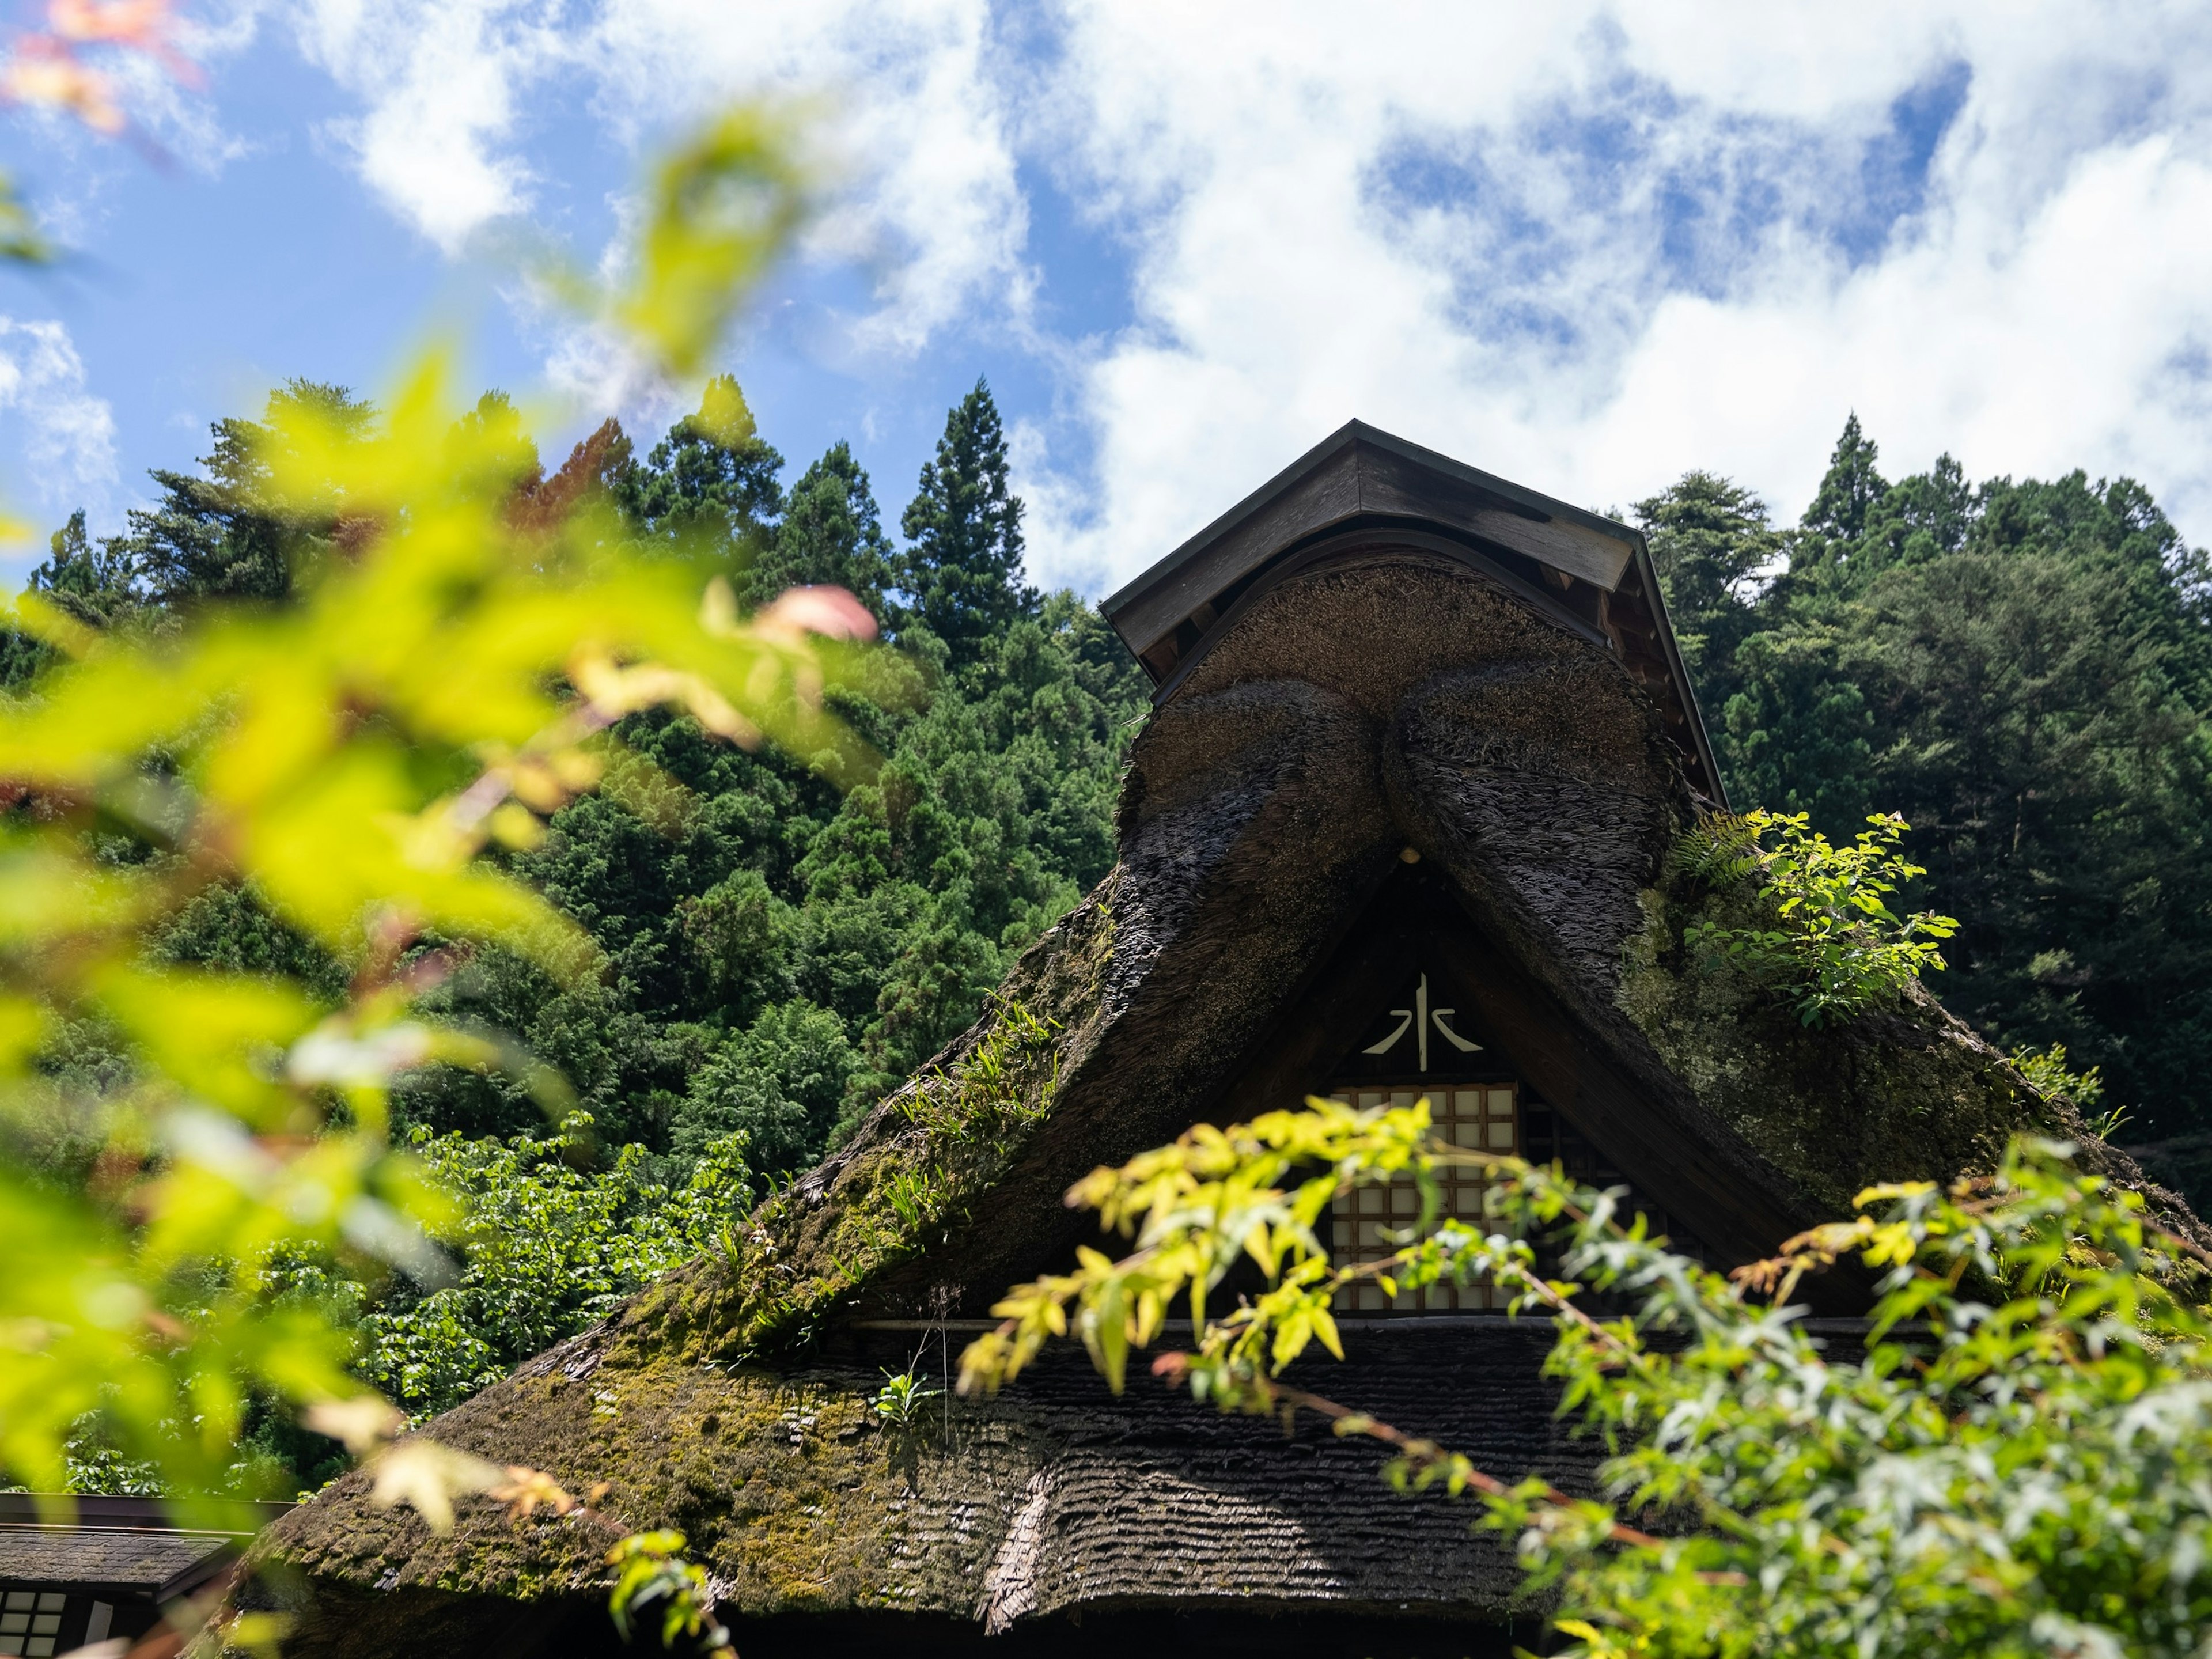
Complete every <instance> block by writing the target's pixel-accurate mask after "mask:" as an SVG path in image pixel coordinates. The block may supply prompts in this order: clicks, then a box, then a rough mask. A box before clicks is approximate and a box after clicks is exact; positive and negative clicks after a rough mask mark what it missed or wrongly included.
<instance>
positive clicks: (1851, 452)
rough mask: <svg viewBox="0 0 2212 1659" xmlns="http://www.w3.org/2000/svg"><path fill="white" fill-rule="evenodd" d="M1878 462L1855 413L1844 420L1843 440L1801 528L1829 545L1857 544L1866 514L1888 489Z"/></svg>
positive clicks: (1829, 462) (1836, 449)
mask: <svg viewBox="0 0 2212 1659" xmlns="http://www.w3.org/2000/svg"><path fill="white" fill-rule="evenodd" d="M1878 458H1879V452H1878V451H1877V450H1876V448H1875V443H1874V441H1873V440H1872V439H1871V438H1869V437H1868V436H1867V435H1865V434H1864V433H1863V432H1862V431H1861V430H1860V429H1859V417H1858V415H1857V411H1856V410H1855V411H1853V412H1852V413H1851V414H1850V415H1849V416H1846V417H1845V418H1844V434H1843V436H1841V437H1840V438H1838V439H1837V440H1836V447H1835V450H1834V453H1832V454H1831V455H1830V456H1829V457H1828V471H1827V474H1826V477H1823V478H1822V479H1821V480H1820V489H1819V491H1818V492H1817V493H1816V494H1815V495H1814V497H1813V504H1812V505H1811V506H1810V507H1807V508H1806V509H1805V516H1804V518H1803V519H1802V520H1801V521H1800V522H1801V525H1802V528H1803V529H1805V530H1807V531H1808V532H1811V533H1812V534H1814V535H1815V536H1820V537H1823V538H1826V539H1828V540H1830V541H1840V542H1853V541H1857V539H1858V538H1859V537H1860V535H1861V534H1862V533H1863V532H1864V531H1865V529H1866V526H1867V514H1868V513H1870V512H1872V511H1873V510H1874V505H1875V502H1876V501H1880V500H1881V498H1882V496H1883V495H1886V494H1887V492H1888V489H1889V485H1888V484H1887V483H1886V482H1885V481H1884V480H1883V478H1882V476H1881V473H1880V472H1878V471H1875V460H1876V459H1878Z"/></svg>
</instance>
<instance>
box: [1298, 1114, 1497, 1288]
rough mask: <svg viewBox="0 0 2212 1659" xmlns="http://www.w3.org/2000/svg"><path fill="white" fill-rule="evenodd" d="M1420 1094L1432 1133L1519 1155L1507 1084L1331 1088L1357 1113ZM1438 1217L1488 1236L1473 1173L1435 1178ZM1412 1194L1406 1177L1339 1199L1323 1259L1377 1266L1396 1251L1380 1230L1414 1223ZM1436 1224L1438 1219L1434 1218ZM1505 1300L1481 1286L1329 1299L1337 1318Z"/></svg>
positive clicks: (1484, 1199) (1485, 1195) (1482, 1193)
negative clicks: (1476, 1228)
mask: <svg viewBox="0 0 2212 1659" xmlns="http://www.w3.org/2000/svg"><path fill="white" fill-rule="evenodd" d="M1423 1095H1426V1096H1427V1097H1428V1100H1429V1114H1430V1116H1431V1119H1432V1120H1433V1121H1435V1124H1436V1133H1437V1134H1438V1135H1439V1136H1440V1137H1441V1138H1443V1139H1446V1140H1449V1142H1451V1143H1452V1145H1454V1146H1465V1147H1468V1149H1470V1150H1474V1151H1480V1152H1497V1153H1499V1154H1502V1155H1504V1156H1509V1157H1510V1156H1512V1155H1514V1154H1516V1153H1518V1152H1520V1150H1521V1100H1520V1095H1521V1090H1520V1085H1518V1084H1516V1083H1513V1082H1510V1081H1505V1082H1492V1083H1480V1084H1473V1083H1470V1084H1438V1085H1435V1086H1433V1087H1431V1088H1425V1089H1389V1090H1383V1089H1337V1090H1335V1091H1333V1097H1334V1098H1335V1099H1337V1100H1340V1101H1343V1102H1345V1103H1347V1104H1349V1105H1352V1106H1357V1107H1359V1108H1362V1109H1366V1108H1370V1107H1376V1106H1385V1105H1388V1106H1410V1105H1412V1104H1413V1103H1414V1102H1415V1101H1417V1100H1419V1098H1421V1097H1422V1096H1423ZM1441 1182H1442V1188H1443V1192H1442V1198H1443V1216H1449V1217H1452V1218H1456V1219H1459V1220H1462V1221H1464V1222H1467V1223H1468V1225H1473V1226H1480V1227H1483V1228H1484V1230H1485V1231H1489V1230H1490V1229H1491V1228H1492V1226H1493V1225H1496V1224H1493V1223H1490V1222H1488V1221H1487V1220H1486V1218H1487V1217H1488V1216H1489V1215H1490V1213H1491V1212H1492V1209H1493V1207H1494V1206H1492V1203H1491V1200H1490V1196H1489V1190H1488V1183H1486V1182H1485V1181H1484V1180H1483V1178H1482V1176H1481V1173H1480V1170H1473V1169H1450V1170H1443V1171H1442V1172H1441ZM1420 1212H1421V1195H1420V1189H1419V1187H1418V1186H1417V1185H1416V1184H1415V1182H1413V1181H1412V1180H1411V1179H1410V1178H1409V1179H1406V1180H1402V1181H1394V1182H1390V1183H1389V1184H1388V1185H1387V1186H1375V1187H1362V1188H1359V1189H1358V1191H1356V1192H1350V1193H1339V1194H1337V1195H1336V1197H1335V1199H1334V1200H1333V1201H1332V1203H1331V1205H1330V1210H1329V1225H1330V1233H1331V1237H1330V1245H1331V1254H1332V1255H1333V1256H1334V1260H1335V1261H1336V1263H1337V1265H1339V1266H1340V1267H1350V1266H1356V1265H1358V1263H1361V1262H1366V1261H1382V1260H1383V1258H1385V1257H1386V1256H1389V1255H1393V1254H1395V1252H1396V1250H1397V1249H1398V1248H1399V1247H1398V1246H1397V1245H1396V1244H1395V1243H1392V1242H1391V1241H1390V1240H1389V1239H1388V1238H1386V1237H1383V1230H1384V1229H1386V1228H1390V1229H1396V1228H1404V1227H1410V1226H1412V1225H1413V1224H1414V1223H1415V1222H1416V1221H1418V1220H1419V1218H1420ZM1439 1218H1440V1219H1441V1218H1442V1217H1439ZM1506 1299H1507V1297H1506V1293H1505V1292H1504V1291H1500V1290H1498V1289H1497V1288H1496V1287H1495V1286H1493V1285H1489V1284H1487V1283H1484V1284H1478V1285H1431V1286H1430V1287H1429V1288H1428V1289H1427V1290H1425V1291H1399V1293H1398V1294H1397V1296H1396V1297H1395V1298H1392V1297H1385V1296H1384V1295H1383V1291H1382V1288H1381V1286H1379V1285H1358V1286H1356V1287H1348V1288H1346V1289H1345V1290H1341V1291H1338V1292H1337V1293H1336V1307H1337V1309H1338V1310H1339V1311H1340V1312H1345V1313H1363V1314H1394V1313H1395V1314H1421V1313H1477V1312H1486V1311H1489V1310H1492V1309H1502V1308H1503V1307H1504V1305H1505V1303H1506Z"/></svg>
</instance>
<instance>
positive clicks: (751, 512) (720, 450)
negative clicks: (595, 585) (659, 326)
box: [621, 374, 795, 603]
mask: <svg viewBox="0 0 2212 1659" xmlns="http://www.w3.org/2000/svg"><path fill="white" fill-rule="evenodd" d="M782 466H783V457H782V456H781V455H779V454H777V453H775V450H773V449H771V448H769V447H768V445H766V444H765V443H763V442H762V441H761V439H760V434H759V431H758V429H757V428H756V427H755V425H754V423H753V412H752V410H751V409H750V407H749V406H748V405H747V404H746V403H745V395H744V392H741V391H740V390H738V383H737V381H736V380H733V379H732V378H731V377H730V376H729V375H727V374H718V375H716V376H715V377H714V379H713V380H709V381H708V382H707V390H706V393H705V395H704V396H703V397H702V398H701V399H700V404H699V412H698V413H697V414H696V415H691V416H686V417H685V418H684V419H683V420H681V421H678V422H677V423H676V424H675V425H674V426H673V427H671V428H670V429H669V433H668V435H667V436H666V437H665V438H663V439H662V440H661V441H659V443H657V444H655V445H654V446H653V453H651V455H649V456H648V457H647V460H646V465H644V466H642V467H635V468H632V469H629V471H628V472H627V474H626V476H625V478H624V483H625V485H626V486H627V487H626V488H625V489H623V495H622V496H621V500H622V504H623V507H624V508H626V509H627V510H628V512H629V513H630V515H631V516H632V517H633V518H635V520H637V521H638V522H639V524H640V525H641V526H645V527H646V528H647V530H648V531H649V532H651V533H653V534H655V535H658V536H663V537H666V538H670V539H671V540H674V541H678V542H684V541H692V542H698V541H702V540H703V541H704V542H706V543H707V544H708V545H710V546H718V547H727V548H752V547H756V546H757V545H759V544H761V543H762V542H763V540H764V539H765V538H766V535H767V532H768V527H769V526H770V525H771V524H772V523H773V522H774V521H775V517H776V515H777V513H780V512H781V510H782V507H783V491H782V489H781V488H780V487H779V486H778V485H777V483H776V474H777V472H778V471H781V469H782ZM787 586H795V584H793V583H789V582H786V583H782V584H781V585H779V586H776V587H775V588H773V589H771V590H769V591H767V592H762V593H760V594H759V599H760V601H761V602H762V603H766V602H767V601H768V600H769V599H774V598H775V595H776V594H777V593H780V592H782V591H783V589H784V588H785V587H787Z"/></svg>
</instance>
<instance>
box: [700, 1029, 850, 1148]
mask: <svg viewBox="0 0 2212 1659" xmlns="http://www.w3.org/2000/svg"><path fill="white" fill-rule="evenodd" d="M859 1065H860V1056H859V1055H857V1054H854V1052H853V1048H852V1045H851V1044H850V1043H849V1042H847V1041H846V1037H845V1027H844V1024H843V1022H842V1021H841V1020H839V1019H838V1018H837V1017H836V1015H835V1014H833V1013H831V1012H829V1010H828V1009H826V1008H818V1007H817V1006H815V1005H814V1004H812V1003H811V1002H808V1001H806V1000H804V999H803V998H794V999H793V1000H792V1001H790V1002H787V1003H781V1004H777V1005H775V1006H770V1007H769V1008H767V1009H765V1010H763V1012H762V1013H761V1014H760V1015H759V1017H758V1018H756V1019H755V1020H754V1021H753V1022H752V1024H750V1025H748V1026H747V1027H745V1029H744V1030H742V1031H739V1032H738V1033H736V1034H735V1035H733V1036H731V1037H730V1038H728V1039H727V1040H726V1042H724V1043H723V1044H722V1045H721V1047H720V1048H718V1049H717V1050H716V1051H715V1053H714V1055H713V1057H712V1058H710V1059H709V1060H708V1061H707V1062H706V1064H705V1065H704V1066H701V1067H700V1069H699V1073H698V1075H697V1076H696V1078H695V1079H693V1081H692V1084H691V1087H690V1090H689V1091H687V1092H686V1094H685V1096H684V1102H683V1103H682V1104H681V1105H679V1106H678V1108H677V1109H676V1119H675V1127H674V1131H673V1133H671V1136H670V1138H669V1139H670V1144H671V1146H672V1147H673V1149H674V1150H675V1151H676V1152H680V1153H684V1154H688V1155H692V1156H696V1155H697V1154H698V1153H699V1152H701V1151H702V1149H703V1148H705V1147H706V1146H709V1145H711V1144H712V1143H713V1142H714V1141H715V1140H716V1139H720V1138H723V1137H726V1136H728V1135H732V1134H742V1135H744V1137H745V1139H746V1140H747V1142H748V1143H749V1144H750V1146H755V1147H757V1148H759V1151H758V1152H757V1153H755V1154H754V1158H755V1161H756V1162H757V1163H758V1164H759V1165H760V1167H761V1168H762V1169H763V1170H766V1171H768V1172H769V1173H770V1174H787V1173H790V1172H792V1171H794V1170H804V1169H805V1168H807V1167H808V1166H810V1165H811V1164H813V1162H814V1161H815V1159H816V1158H818V1157H819V1156H820V1155H821V1150H822V1147H823V1143H824V1142H826V1141H827V1140H828V1139H829V1132H830V1130H831V1129H832V1128H834V1127H836V1122H837V1110H838V1107H839V1106H840V1104H841V1103H842V1102H843V1100H844V1097H845V1090H846V1087H847V1085H848V1084H849V1083H850V1081H851V1079H852V1076H853V1073H854V1071H855V1070H856V1069H857V1068H858V1066H859Z"/></svg>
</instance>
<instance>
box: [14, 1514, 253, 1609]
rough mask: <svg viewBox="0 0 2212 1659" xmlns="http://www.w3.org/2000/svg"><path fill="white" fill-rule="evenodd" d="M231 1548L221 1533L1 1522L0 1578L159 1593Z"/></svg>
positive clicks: (186, 1584)
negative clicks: (41, 1525) (47, 1525)
mask: <svg viewBox="0 0 2212 1659" xmlns="http://www.w3.org/2000/svg"><path fill="white" fill-rule="evenodd" d="M236 1548H237V1541H235V1540H234V1539H233V1538H230V1537H228V1536H226V1535H224V1534H220V1533H196V1532H172V1531H167V1530H160V1531H155V1530H152V1529H145V1530H141V1529H137V1528H120V1527H21V1526H0V1583H13V1584H52V1585H84V1586H92V1585H102V1586H105V1587H106V1588H109V1589H119V1590H131V1591H135V1592H137V1593H138V1594H140V1595H151V1596H155V1597H157V1598H158V1597H161V1596H166V1595H174V1594H176V1593H177V1592H178V1591H179V1590H183V1589H190V1588H191V1586H192V1585H193V1584H195V1583H198V1582H199V1581H200V1580H201V1579H202V1578H204V1577H207V1576H208V1575H209V1574H210V1573H212V1572H213V1571H215V1570H216V1568H217V1567H219V1566H220V1565H222V1562H223V1560H224V1559H225V1558H226V1557H227V1556H228V1554H229V1553H232V1552H233V1551H234V1550H235V1549H236Z"/></svg>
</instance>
